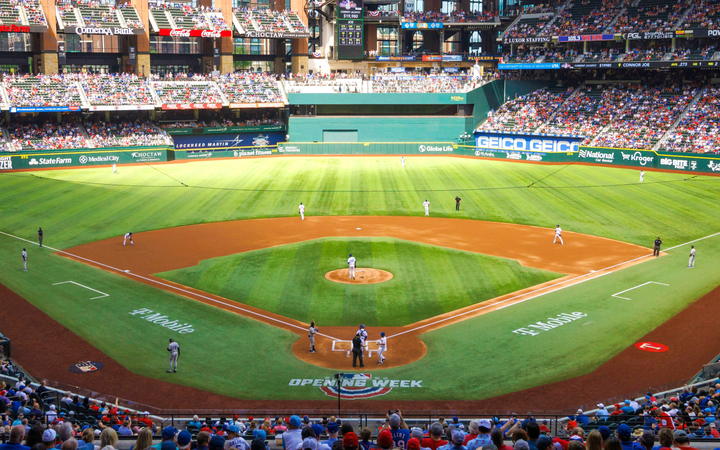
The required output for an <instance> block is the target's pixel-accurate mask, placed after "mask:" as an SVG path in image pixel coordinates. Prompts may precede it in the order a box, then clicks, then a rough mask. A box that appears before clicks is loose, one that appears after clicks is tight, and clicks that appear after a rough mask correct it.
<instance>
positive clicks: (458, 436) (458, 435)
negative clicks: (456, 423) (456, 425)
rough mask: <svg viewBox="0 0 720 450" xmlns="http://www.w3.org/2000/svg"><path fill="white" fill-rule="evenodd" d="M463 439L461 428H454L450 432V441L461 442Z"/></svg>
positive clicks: (463, 434)
mask: <svg viewBox="0 0 720 450" xmlns="http://www.w3.org/2000/svg"><path fill="white" fill-rule="evenodd" d="M464 440H465V433H463V432H462V431H461V430H458V429H455V430H453V432H452V441H453V442H454V443H455V444H462V443H463V441H464Z"/></svg>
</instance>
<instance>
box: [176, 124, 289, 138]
mask: <svg viewBox="0 0 720 450" xmlns="http://www.w3.org/2000/svg"><path fill="white" fill-rule="evenodd" d="M165 131H166V132H167V134H169V135H170V136H182V135H190V134H194V135H198V134H228V133H264V132H269V131H283V132H284V131H285V127H284V126H283V125H261V126H256V127H207V128H169V129H167V130H165Z"/></svg>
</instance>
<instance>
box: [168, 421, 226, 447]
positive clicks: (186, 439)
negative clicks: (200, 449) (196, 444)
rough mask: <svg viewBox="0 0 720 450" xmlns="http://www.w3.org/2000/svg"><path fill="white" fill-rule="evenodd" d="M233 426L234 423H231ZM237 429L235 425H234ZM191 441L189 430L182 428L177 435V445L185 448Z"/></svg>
mask: <svg viewBox="0 0 720 450" xmlns="http://www.w3.org/2000/svg"><path fill="white" fill-rule="evenodd" d="M233 426H235V425H233ZM235 428H236V429H237V427H235ZM191 442H192V434H190V432H189V431H186V430H182V431H181V432H180V434H178V437H177V443H178V447H180V448H185V447H187V446H188V445H190V443H191Z"/></svg>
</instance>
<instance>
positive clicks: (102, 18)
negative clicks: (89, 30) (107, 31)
mask: <svg viewBox="0 0 720 450" xmlns="http://www.w3.org/2000/svg"><path fill="white" fill-rule="evenodd" d="M78 9H79V10H80V15H81V17H82V19H83V22H85V26H86V27H119V26H120V21H119V20H118V15H117V10H116V9H115V7H114V6H112V5H106V4H101V3H96V2H92V3H89V2H78Z"/></svg>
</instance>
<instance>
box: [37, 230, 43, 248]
mask: <svg viewBox="0 0 720 450" xmlns="http://www.w3.org/2000/svg"><path fill="white" fill-rule="evenodd" d="M42 238H43V231H42V227H40V229H39V230H38V241H40V247H42Z"/></svg>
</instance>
